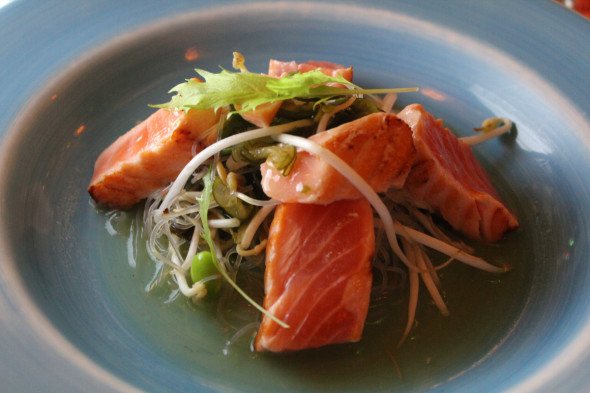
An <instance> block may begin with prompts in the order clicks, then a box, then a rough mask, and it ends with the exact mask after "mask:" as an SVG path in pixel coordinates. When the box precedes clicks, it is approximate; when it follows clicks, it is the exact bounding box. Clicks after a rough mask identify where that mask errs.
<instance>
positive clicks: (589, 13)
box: [564, 0, 590, 18]
mask: <svg viewBox="0 0 590 393" xmlns="http://www.w3.org/2000/svg"><path fill="white" fill-rule="evenodd" d="M564 4H565V5H566V6H567V7H569V8H571V9H572V10H574V11H577V12H579V13H580V14H582V15H584V16H585V17H587V18H590V0H569V1H568V0H565V1H564Z"/></svg>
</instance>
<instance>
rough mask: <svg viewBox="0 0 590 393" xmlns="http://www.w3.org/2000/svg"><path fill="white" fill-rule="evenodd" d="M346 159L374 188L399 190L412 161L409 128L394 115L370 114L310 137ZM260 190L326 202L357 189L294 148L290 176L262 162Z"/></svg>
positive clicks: (349, 196) (280, 197)
mask: <svg viewBox="0 0 590 393" xmlns="http://www.w3.org/2000/svg"><path fill="white" fill-rule="evenodd" d="M309 139H310V140H312V141H314V142H316V143H318V144H320V145H321V146H323V147H325V148H326V149H328V150H330V151H332V152H333V153H335V154H336V155H337V156H339V157H340V158H342V159H343V160H344V161H345V162H346V163H348V164H349V165H350V166H351V167H352V168H353V169H354V170H356V171H357V172H358V174H359V175H360V176H361V177H363V178H364V179H365V180H366V181H367V182H368V183H369V184H370V185H371V186H372V187H373V189H375V191H377V192H383V191H386V190H388V189H389V188H402V187H403V185H404V182H405V180H406V176H407V175H408V173H409V171H410V169H411V165H412V162H413V160H414V154H415V150H414V144H413V142H412V131H411V130H410V127H408V125H407V124H406V123H404V122H403V121H402V120H400V119H398V118H397V117H396V116H395V115H392V114H386V113H374V114H371V115H368V116H365V117H362V118H360V119H357V120H354V121H352V122H350V123H346V124H343V125H341V126H338V127H336V128H332V129H330V130H328V131H324V132H320V133H318V134H315V135H313V136H311V137H310V138H309ZM261 172H262V188H263V190H264V192H265V193H266V194H267V195H268V196H269V197H271V198H274V199H277V200H279V201H282V202H299V203H316V204H318V203H319V204H327V203H331V202H334V201H336V200H339V199H354V198H360V197H361V194H360V192H359V191H358V190H357V189H356V188H355V187H354V186H353V185H352V184H351V183H350V182H349V181H348V180H347V179H346V178H345V177H344V176H342V175H341V174H340V173H339V172H338V171H336V170H335V169H334V168H333V167H332V166H330V165H329V164H327V163H326V162H325V161H323V160H322V159H321V158H319V157H317V156H314V155H312V154H310V153H307V152H305V151H302V150H298V152H297V158H296V161H295V164H294V166H293V169H292V171H291V173H290V174H289V176H283V175H281V174H280V173H279V172H278V171H277V170H276V169H275V168H274V167H272V165H271V164H267V163H264V164H262V166H261Z"/></svg>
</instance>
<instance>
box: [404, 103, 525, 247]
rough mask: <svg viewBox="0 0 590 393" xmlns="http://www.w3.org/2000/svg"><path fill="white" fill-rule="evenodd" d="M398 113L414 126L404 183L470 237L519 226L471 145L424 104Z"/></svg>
mask: <svg viewBox="0 0 590 393" xmlns="http://www.w3.org/2000/svg"><path fill="white" fill-rule="evenodd" d="M398 117H399V118H400V119H402V120H404V121H405V122H406V123H408V125H409V126H410V127H411V128H412V132H413V138H414V145H415V147H416V160H415V162H414V165H413V168H412V171H411V172H410V174H409V175H408V179H407V181H406V188H407V190H408V191H409V193H410V194H411V195H412V196H413V197H414V198H416V199H419V200H422V201H425V202H426V203H427V204H429V205H430V207H431V208H432V209H433V210H434V211H435V212H438V213H440V214H441V216H442V217H443V218H444V219H445V220H446V221H447V222H448V223H449V224H450V225H451V226H452V227H453V228H455V229H457V230H459V231H461V232H463V233H464V234H465V235H467V236H468V237H470V238H472V239H476V240H484V241H488V242H495V241H498V240H500V239H501V238H502V236H503V235H504V232H506V231H508V230H512V229H515V228H517V227H518V221H517V219H516V217H515V216H514V215H513V214H512V212H510V210H509V209H508V208H507V207H506V205H505V203H504V202H503V200H502V198H501V197H500V195H499V194H498V192H497V191H496V189H495V188H494V186H493V185H492V183H491V181H490V178H489V176H488V174H487V173H486V171H485V170H484V169H483V167H482V166H481V164H480V163H479V162H478V161H477V160H476V158H475V157H474V156H473V152H472V151H471V147H470V146H469V145H468V144H466V143H465V142H462V141H461V140H459V139H458V138H457V137H455V135H453V134H452V133H451V132H450V131H449V130H448V129H446V128H444V127H443V125H442V120H440V119H439V120H436V119H435V118H434V117H433V116H432V115H431V114H430V113H428V112H427V111H426V110H425V109H424V108H423V107H422V105H419V104H412V105H409V106H407V107H406V108H405V109H403V110H402V111H401V112H400V113H399V114H398Z"/></svg>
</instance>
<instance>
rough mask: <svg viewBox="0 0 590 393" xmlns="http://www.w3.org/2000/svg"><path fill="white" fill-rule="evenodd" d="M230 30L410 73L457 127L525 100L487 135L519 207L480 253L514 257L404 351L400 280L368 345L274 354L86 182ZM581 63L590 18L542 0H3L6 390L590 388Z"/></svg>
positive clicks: (1, 362)
mask: <svg viewBox="0 0 590 393" xmlns="http://www.w3.org/2000/svg"><path fill="white" fill-rule="evenodd" d="M189 50H190V51H189ZM236 50H237V51H240V52H241V53H243V54H244V55H245V57H246V61H247V65H248V67H249V69H251V70H254V71H260V72H263V71H264V70H265V68H266V65H267V62H268V60H269V58H271V57H272V58H277V59H281V60H297V61H306V60H308V59H320V60H328V61H333V62H338V63H341V64H352V65H353V66H354V71H355V81H356V82H357V83H358V84H359V85H362V86H366V87H410V86H417V87H419V88H420V91H419V92H418V93H412V94H403V95H400V97H399V102H398V104H399V105H400V106H401V105H405V104H408V103H411V102H419V103H421V104H423V105H424V106H425V107H426V108H427V109H428V110H429V111H431V112H432V113H433V114H435V115H436V116H438V117H441V118H443V119H444V121H445V124H446V125H447V126H448V127H449V128H450V129H451V130H453V131H454V132H456V133H457V134H459V135H465V134H468V133H470V132H472V131H471V130H472V129H473V127H477V126H478V125H479V124H480V123H481V121H482V120H483V119H485V118H487V117H491V116H503V117H508V118H510V119H512V120H513V121H514V123H515V125H516V126H515V129H514V130H513V132H512V133H511V134H510V135H507V136H504V137H502V138H499V139H497V140H494V141H490V142H487V143H486V144H484V145H481V146H477V147H476V148H475V153H476V155H477V157H478V158H479V159H480V160H481V162H482V163H483V165H484V166H485V168H486V169H487V170H488V172H489V173H490V175H491V178H492V180H493V182H494V184H495V185H496V187H497V188H498V190H499V192H500V193H501V194H502V195H503V197H504V198H505V200H506V202H507V203H508V204H509V205H510V206H511V208H512V209H513V210H514V211H515V213H516V214H517V216H518V218H519V220H520V223H521V226H520V228H519V229H518V230H517V231H514V232H512V233H510V234H508V236H506V238H505V239H503V240H502V241H501V242H499V243H498V244H496V245H493V246H484V247H483V248H482V250H483V251H482V252H483V254H484V256H485V257H486V258H488V259H490V260H491V261H494V262H497V263H510V264H512V265H513V266H514V269H513V270H512V271H511V272H509V273H507V274H505V275H502V276H492V275H490V274H488V273H483V272H479V271H476V270H474V269H472V268H470V267H466V266H463V265H458V264H457V265H452V266H451V267H449V268H448V270H445V271H444V274H443V275H442V280H443V285H444V286H445V295H446V297H447V301H448V303H449V308H450V309H451V315H450V316H449V317H442V316H441V315H439V314H438V313H437V312H436V311H435V310H434V308H433V307H432V306H431V305H429V304H428V301H427V299H424V301H423V306H424V307H422V308H421V311H420V312H419V314H418V320H419V322H420V324H419V325H418V326H417V327H416V328H415V330H414V333H413V336H412V337H411V340H409V341H408V342H407V343H406V344H405V345H404V346H402V348H400V349H399V350H395V343H396V342H397V340H398V339H399V337H400V332H401V330H400V329H401V327H402V326H403V322H404V320H405V314H404V312H403V310H405V308H404V307H405V306H404V305H403V304H402V302H403V299H400V306H399V307H397V308H392V313H398V314H399V315H391V316H389V319H390V320H393V321H395V320H398V321H399V323H397V322H392V323H391V324H390V325H386V324H385V325H384V324H381V325H379V324H375V325H371V326H367V327H366V329H365V337H364V338H363V340H362V341H361V342H360V343H358V344H351V345H342V346H335V347H333V348H325V349H322V350H317V351H310V352H303V353H299V354H292V355H286V356H268V355H260V354H255V353H252V352H251V351H250V350H249V348H248V342H247V340H246V342H243V343H237V344H236V345H235V346H234V347H231V348H230V350H227V347H224V345H225V342H226V340H227V339H228V335H227V333H226V332H225V331H224V330H223V329H222V328H221V327H220V326H219V324H218V323H217V322H216V319H215V318H214V316H213V315H211V314H212V313H211V311H210V310H208V309H206V308H195V307H191V306H190V305H189V304H187V302H182V301H169V300H168V299H167V297H166V296H167V295H166V294H164V293H163V292H162V293H160V292H156V293H147V292H146V290H145V285H146V281H145V277H144V276H145V272H144V271H143V270H142V269H144V268H142V267H141V266H140V262H141V260H142V258H144V257H145V256H142V255H141V254H138V255H135V254H134V255H130V254H129V251H128V245H129V241H130V239H129V236H124V234H115V235H113V234H112V231H108V230H107V229H108V228H106V227H105V226H106V225H107V224H108V221H107V220H108V217H107V216H106V215H105V214H104V212H102V211H99V210H97V209H96V208H95V207H94V206H93V205H92V204H91V203H90V199H89V197H88V194H87V192H86V187H87V185H88V182H89V179H90V177H91V175H92V171H93V164H94V160H95V159H96V157H97V156H98V154H99V153H100V152H101V151H102V150H103V149H104V148H105V147H106V146H108V145H109V144H110V143H111V142H112V141H113V140H114V139H115V138H116V137H117V136H118V135H121V134H122V133H123V132H124V131H126V130H127V129H129V128H131V127H132V126H133V125H134V124H136V122H137V121H140V120H142V119H144V118H145V117H147V115H148V114H149V113H151V112H152V111H153V109H151V108H150V107H148V104H153V103H159V102H162V101H165V100H167V99H168V97H169V96H168V93H167V92H168V90H169V88H170V87H171V86H173V85H174V84H176V83H178V82H180V81H182V80H184V79H185V78H188V77H191V76H194V71H193V69H194V68H203V69H208V70H216V69H217V67H218V66H219V65H221V66H223V67H226V68H230V67H231V53H232V51H236ZM187 51H189V53H190V54H192V56H185V54H186V53H187ZM589 65H590V22H589V21H588V20H586V19H584V18H583V17H581V16H579V15H576V14H574V13H573V12H571V11H570V10H568V9H566V8H564V7H562V6H560V5H559V4H558V3H555V2H553V1H549V0H547V1H541V0H512V1H494V2H491V1H490V2H483V1H478V2H474V1H467V0H457V1H446V2H443V1H420V2H416V1H410V0H396V1H389V2H380V1H364V2H362V3H361V2H355V1H346V0H344V1H340V2H338V3H336V2H328V1H312V2H298V1H284V2H275V1H262V2H244V1H238V2H229V1H216V2H207V1H188V0H179V1H172V2H161V1H155V0H145V1H141V2H130V1H115V0H99V1H78V0H75V1H74V0H69V1H60V2H47V1H33V0H13V1H10V0H8V1H0V86H1V88H2V92H1V93H0V108H2V110H1V111H0V138H1V139H0V262H1V263H0V391H3V392H111V391H112V392H135V391H137V392H158V393H163V392H183V391H184V392H242V391H244V392H257V391H259V392H361V391H362V392H386V391H392V392H393V391H395V392H417V391H432V392H503V391H511V392H545V391H550V392H585V391H589V390H590V374H589V373H588V370H589V369H590V268H589V264H590V250H589V247H590V181H589V179H590V117H589V113H590V112H589V111H590V78H589V77H588V66H589ZM144 262H145V261H144ZM147 264H148V262H145V263H144V264H143V265H147ZM143 265H142V266H143ZM400 310H401V311H400ZM393 359H395V362H394V360H393Z"/></svg>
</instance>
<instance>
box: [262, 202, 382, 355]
mask: <svg viewBox="0 0 590 393" xmlns="http://www.w3.org/2000/svg"><path fill="white" fill-rule="evenodd" d="M374 248H375V235H374V228H373V212H372V210H371V206H370V205H369V203H368V202H367V201H366V200H364V199H356V200H342V201H338V202H334V203H331V204H329V205H309V204H308V205H304V204H297V203H295V204H282V205H280V206H278V207H277V210H276V213H275V217H274V219H273V221H272V224H271V227H270V233H269V239H268V244H267V249H266V271H265V276H264V288H265V298H264V307H265V309H267V310H268V311H269V312H270V313H271V314H272V315H274V316H275V317H277V318H279V319H280V320H282V321H283V322H285V323H287V324H288V325H289V328H283V327H281V326H280V325H279V324H277V323H276V322H274V321H273V320H272V319H270V318H269V317H268V316H264V317H263V318H262V323H261V326H260V329H259V331H258V335H257V336H256V339H255V344H254V348H255V349H256V350H257V351H272V352H281V351H293V350H300V349H306V348H317V347H320V346H324V345H328V344H336V343H344V342H356V341H358V340H360V338H361V334H362V331H363V326H364V322H365V319H366V316H367V311H368V307H369V297H370V293H371V283H372V275H371V259H372V256H373V252H374Z"/></svg>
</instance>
